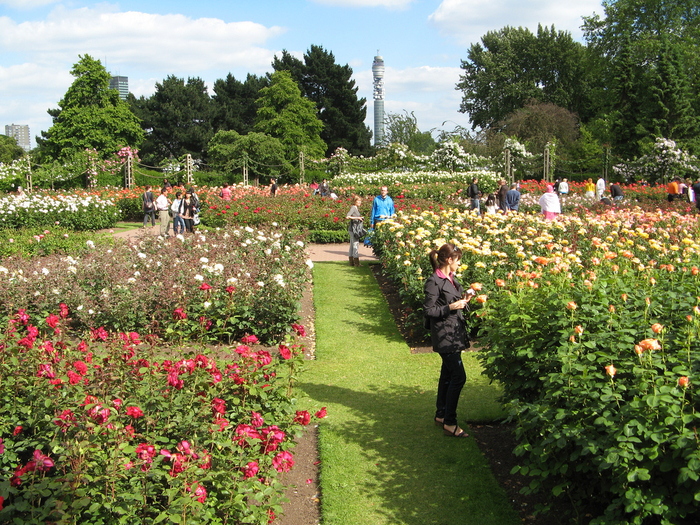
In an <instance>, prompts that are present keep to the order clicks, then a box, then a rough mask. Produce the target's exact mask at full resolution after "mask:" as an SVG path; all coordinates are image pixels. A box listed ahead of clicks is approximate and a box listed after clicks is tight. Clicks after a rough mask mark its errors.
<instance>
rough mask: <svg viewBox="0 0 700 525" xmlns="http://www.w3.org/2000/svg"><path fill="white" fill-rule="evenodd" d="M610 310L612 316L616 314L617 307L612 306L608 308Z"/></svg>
mask: <svg viewBox="0 0 700 525" xmlns="http://www.w3.org/2000/svg"><path fill="white" fill-rule="evenodd" d="M608 310H610V313H611V314H614V313H615V306H614V305H612V304H611V305H610V306H608Z"/></svg>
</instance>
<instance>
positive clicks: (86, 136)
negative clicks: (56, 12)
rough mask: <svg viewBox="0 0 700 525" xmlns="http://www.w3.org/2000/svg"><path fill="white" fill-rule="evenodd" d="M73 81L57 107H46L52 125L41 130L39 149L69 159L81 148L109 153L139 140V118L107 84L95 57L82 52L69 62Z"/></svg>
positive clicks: (45, 153)
mask: <svg viewBox="0 0 700 525" xmlns="http://www.w3.org/2000/svg"><path fill="white" fill-rule="evenodd" d="M71 74H72V75H73V76H74V77H75V81H74V82H73V84H72V85H71V87H70V88H68V91H67V92H66V94H65V95H64V97H63V99H61V101H60V102H59V103H58V105H59V109H56V110H49V114H50V115H51V116H52V117H53V125H52V126H51V127H50V128H49V130H48V131H47V132H46V133H42V135H43V137H44V138H43V140H42V141H41V143H40V152H41V155H42V156H43V157H46V158H48V159H54V160H61V161H65V160H71V159H73V157H75V156H76V155H78V154H80V153H82V152H83V151H84V150H85V149H96V150H97V151H99V152H100V153H102V154H103V155H111V154H112V153H113V152H115V151H117V150H119V149H120V148H121V147H123V146H138V145H139V144H140V142H141V141H142V140H143V131H142V130H141V127H140V125H139V119H138V118H137V117H136V116H135V115H134V114H133V113H132V112H131V111H130V109H129V105H128V104H127V103H125V102H124V101H122V100H120V99H119V93H118V92H117V91H116V90H114V89H110V88H109V78H110V76H109V73H107V71H106V70H105V68H104V66H103V65H102V64H101V63H100V61H99V60H94V59H93V58H92V57H90V55H83V56H81V57H80V61H79V62H78V63H77V64H75V65H74V66H73V69H72V70H71Z"/></svg>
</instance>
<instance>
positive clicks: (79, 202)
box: [0, 192, 119, 230]
mask: <svg viewBox="0 0 700 525" xmlns="http://www.w3.org/2000/svg"><path fill="white" fill-rule="evenodd" d="M118 219H119V212H118V210H117V208H116V206H115V205H114V202H113V201H111V200H103V199H101V198H100V197H98V196H97V195H80V194H78V193H74V194H72V195H61V194H46V193H44V192H35V193H34V194H32V195H7V196H5V197H2V198H0V227H2V228H20V227H46V226H55V225H60V226H62V227H64V228H70V229H73V230H99V229H103V228H111V227H113V226H114V225H115V224H116V223H117V220H118Z"/></svg>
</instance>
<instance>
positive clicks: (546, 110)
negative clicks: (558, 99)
mask: <svg viewBox="0 0 700 525" xmlns="http://www.w3.org/2000/svg"><path fill="white" fill-rule="evenodd" d="M499 128H500V129H501V131H503V133H505V134H506V135H511V136H513V135H514V136H516V137H518V139H520V140H521V141H523V142H526V143H527V144H528V145H529V146H530V150H531V151H535V152H541V151H543V150H544V147H545V146H546V145H547V144H548V143H549V142H552V141H556V142H557V143H559V144H561V145H562V146H564V147H569V146H571V145H572V144H573V143H574V141H575V140H576V138H577V137H578V119H577V118H576V115H574V114H573V113H571V112H570V111H567V110H566V109H564V108H561V107H559V106H557V105H555V104H551V103H549V102H537V101H536V100H531V101H530V102H529V103H528V104H527V105H526V106H525V107H524V108H521V109H518V110H516V111H514V112H513V113H512V114H510V115H509V116H508V117H507V118H506V119H505V120H504V121H503V122H502V123H501V124H500V125H499Z"/></svg>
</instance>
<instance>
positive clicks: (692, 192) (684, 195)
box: [666, 177, 700, 210]
mask: <svg viewBox="0 0 700 525" xmlns="http://www.w3.org/2000/svg"><path fill="white" fill-rule="evenodd" d="M699 191H700V178H699V179H698V181H697V182H696V183H695V184H693V182H692V181H691V180H690V179H686V180H683V179H681V178H680V177H675V178H674V179H673V180H671V182H669V183H668V184H667V185H666V192H667V193H668V195H667V199H668V202H673V201H675V200H684V201H687V202H694V203H695V206H696V207H697V208H698V209H699V210H700V206H698V199H697V194H698V192H699Z"/></svg>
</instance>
